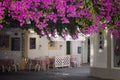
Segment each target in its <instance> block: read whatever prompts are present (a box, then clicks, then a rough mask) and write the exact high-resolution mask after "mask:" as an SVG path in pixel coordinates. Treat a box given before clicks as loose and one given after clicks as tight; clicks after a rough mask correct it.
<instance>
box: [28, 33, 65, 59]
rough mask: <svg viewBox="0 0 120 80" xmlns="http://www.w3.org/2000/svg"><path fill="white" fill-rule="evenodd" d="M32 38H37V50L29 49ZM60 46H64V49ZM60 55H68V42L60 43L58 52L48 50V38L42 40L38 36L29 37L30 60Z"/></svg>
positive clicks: (31, 35) (30, 35)
mask: <svg viewBox="0 0 120 80" xmlns="http://www.w3.org/2000/svg"><path fill="white" fill-rule="evenodd" d="M30 38H36V49H30V48H29V47H30V45H29V43H30V42H29V39H30ZM40 45H41V47H40ZM60 45H62V47H60ZM59 55H66V41H58V46H57V49H56V50H48V39H47V38H46V37H41V38H40V37H39V35H37V34H29V35H28V58H36V57H41V56H49V57H53V56H59Z"/></svg>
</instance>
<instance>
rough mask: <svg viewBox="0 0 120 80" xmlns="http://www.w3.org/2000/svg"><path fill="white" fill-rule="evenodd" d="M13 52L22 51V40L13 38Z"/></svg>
mask: <svg viewBox="0 0 120 80" xmlns="http://www.w3.org/2000/svg"><path fill="white" fill-rule="evenodd" d="M11 50H12V51H20V38H11Z"/></svg>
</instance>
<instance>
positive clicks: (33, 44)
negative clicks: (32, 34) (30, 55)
mask: <svg viewBox="0 0 120 80" xmlns="http://www.w3.org/2000/svg"><path fill="white" fill-rule="evenodd" d="M30 49H36V38H30Z"/></svg>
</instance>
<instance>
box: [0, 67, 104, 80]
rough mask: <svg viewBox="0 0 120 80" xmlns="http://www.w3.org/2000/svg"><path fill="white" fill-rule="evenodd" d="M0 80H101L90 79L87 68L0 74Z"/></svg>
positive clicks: (96, 79)
mask: <svg viewBox="0 0 120 80" xmlns="http://www.w3.org/2000/svg"><path fill="white" fill-rule="evenodd" d="M0 80H103V79H99V78H94V77H90V74H89V66H84V67H80V68H62V69H55V70H49V71H44V72H42V71H40V72H33V71H30V72H27V71H19V72H5V73H2V72H0Z"/></svg>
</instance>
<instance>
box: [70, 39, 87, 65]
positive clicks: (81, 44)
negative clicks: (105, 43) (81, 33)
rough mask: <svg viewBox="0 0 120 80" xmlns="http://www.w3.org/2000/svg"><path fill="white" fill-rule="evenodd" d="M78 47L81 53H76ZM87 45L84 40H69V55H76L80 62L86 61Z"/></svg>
mask: <svg viewBox="0 0 120 80" xmlns="http://www.w3.org/2000/svg"><path fill="white" fill-rule="evenodd" d="M78 47H81V53H78ZM87 49H88V46H87V39H86V40H85V41H71V55H78V56H79V59H80V63H81V64H82V63H88V52H87V51H88V50H87Z"/></svg>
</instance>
